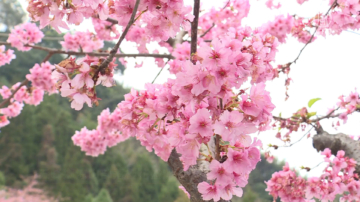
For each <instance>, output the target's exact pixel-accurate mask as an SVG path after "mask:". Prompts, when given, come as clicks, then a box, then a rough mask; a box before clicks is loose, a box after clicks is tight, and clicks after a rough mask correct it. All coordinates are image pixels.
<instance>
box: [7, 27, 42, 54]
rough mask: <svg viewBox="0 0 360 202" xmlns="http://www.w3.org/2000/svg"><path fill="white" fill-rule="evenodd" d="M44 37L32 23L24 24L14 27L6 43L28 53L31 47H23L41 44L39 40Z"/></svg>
mask: <svg viewBox="0 0 360 202" xmlns="http://www.w3.org/2000/svg"><path fill="white" fill-rule="evenodd" d="M43 37H44V34H43V33H42V31H40V29H39V28H38V27H37V26H36V24H34V23H24V24H21V25H17V26H15V28H14V29H13V30H11V33H10V34H9V38H8V40H7V42H9V43H11V46H13V47H16V48H17V49H18V50H21V51H29V50H31V47H26V46H25V45H34V44H36V43H39V42H41V39H42V38H43Z"/></svg>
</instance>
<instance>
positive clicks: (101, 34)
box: [91, 18, 120, 41]
mask: <svg viewBox="0 0 360 202" xmlns="http://www.w3.org/2000/svg"><path fill="white" fill-rule="evenodd" d="M91 20H92V24H93V25H94V29H95V32H96V36H97V37H98V38H99V39H101V40H108V41H110V40H112V39H117V38H119V36H120V33H119V31H118V29H117V26H116V25H115V24H113V23H111V22H108V21H104V20H100V19H98V18H91Z"/></svg>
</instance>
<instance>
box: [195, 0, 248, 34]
mask: <svg viewBox="0 0 360 202" xmlns="http://www.w3.org/2000/svg"><path fill="white" fill-rule="evenodd" d="M225 3H226V4H225V5H224V7H223V8H221V9H215V8H212V9H211V10H210V11H209V12H207V13H205V14H203V15H201V16H200V18H199V27H201V31H202V32H200V34H201V33H202V34H204V33H205V32H206V31H208V30H209V32H208V33H207V34H206V36H205V37H204V39H213V38H216V37H219V36H221V35H223V34H224V33H227V32H228V30H229V28H232V27H239V26H240V25H241V21H242V19H243V18H245V17H246V16H247V15H248V14H249V11H250V3H249V0H230V1H226V2H225ZM212 26H215V27H216V28H215V29H210V28H211V27H212Z"/></svg>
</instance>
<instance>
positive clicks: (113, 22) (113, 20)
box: [106, 18, 119, 24]
mask: <svg viewBox="0 0 360 202" xmlns="http://www.w3.org/2000/svg"><path fill="white" fill-rule="evenodd" d="M106 21H108V22H111V23H112V24H118V23H119V22H118V21H117V20H116V19H114V18H107V19H106Z"/></svg>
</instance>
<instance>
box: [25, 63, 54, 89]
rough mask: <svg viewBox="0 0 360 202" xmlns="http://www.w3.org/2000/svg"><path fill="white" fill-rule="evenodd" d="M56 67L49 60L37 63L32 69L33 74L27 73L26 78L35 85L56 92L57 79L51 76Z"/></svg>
mask: <svg viewBox="0 0 360 202" xmlns="http://www.w3.org/2000/svg"><path fill="white" fill-rule="evenodd" d="M54 69H55V67H54V66H53V65H51V64H50V63H49V62H45V63H42V64H41V65H39V64H35V66H34V67H33V68H31V69H30V73H31V74H28V75H26V78H27V79H28V80H29V81H31V84H32V86H33V87H35V88H37V89H41V90H44V91H47V92H49V93H54V92H55V91H56V89H55V84H56V81H55V80H54V79H53V78H52V76H51V74H52V71H53V70H54Z"/></svg>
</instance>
